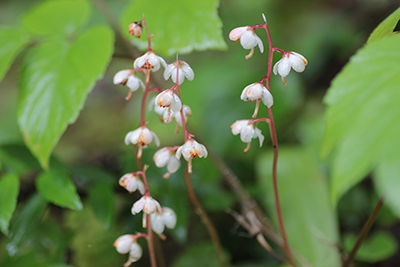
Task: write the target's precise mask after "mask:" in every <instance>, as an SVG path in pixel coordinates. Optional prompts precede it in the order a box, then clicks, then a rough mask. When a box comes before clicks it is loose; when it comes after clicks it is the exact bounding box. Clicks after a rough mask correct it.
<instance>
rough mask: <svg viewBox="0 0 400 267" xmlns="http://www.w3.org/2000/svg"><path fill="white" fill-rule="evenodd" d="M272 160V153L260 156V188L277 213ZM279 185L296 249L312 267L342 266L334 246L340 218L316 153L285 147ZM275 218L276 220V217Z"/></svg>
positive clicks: (288, 231) (289, 231)
mask: <svg viewBox="0 0 400 267" xmlns="http://www.w3.org/2000/svg"><path fill="white" fill-rule="evenodd" d="M272 160H273V154H272V153H266V154H264V155H262V156H261V157H259V159H258V161H257V173H258V178H259V179H258V180H259V185H260V187H261V188H262V189H263V190H264V191H263V192H265V193H264V195H265V196H266V197H265V199H264V201H265V204H266V205H267V207H268V209H269V210H271V211H275V201H274V193H273V186H272V177H271V168H272V167H271V166H272ZM278 186H279V196H280V203H281V209H282V213H283V221H284V223H285V228H286V231H287V236H288V238H289V243H290V245H291V247H292V249H293V250H294V251H297V252H298V253H299V254H300V255H302V257H304V259H305V260H306V261H307V262H308V263H310V264H311V265H312V266H331V267H336V266H339V265H340V258H339V254H338V252H337V250H336V247H335V246H334V244H336V242H337V241H338V233H337V225H336V218H335V214H334V212H333V209H332V207H331V205H330V203H329V199H328V186H327V181H326V178H325V177H324V175H323V172H321V171H320V166H319V162H318V160H317V158H316V157H315V154H314V153H311V152H310V151H309V150H306V149H302V148H295V147H287V148H285V147H281V148H280V151H279V160H278ZM272 214H275V212H273V213H272ZM273 218H274V219H275V221H276V216H275V215H273Z"/></svg>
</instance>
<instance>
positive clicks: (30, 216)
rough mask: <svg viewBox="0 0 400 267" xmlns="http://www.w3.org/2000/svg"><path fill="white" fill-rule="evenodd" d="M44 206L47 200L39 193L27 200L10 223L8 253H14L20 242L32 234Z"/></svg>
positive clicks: (40, 217)
mask: <svg viewBox="0 0 400 267" xmlns="http://www.w3.org/2000/svg"><path fill="white" fill-rule="evenodd" d="M46 207H47V202H46V201H45V200H44V199H43V198H42V197H41V196H40V195H39V194H36V195H34V196H33V197H31V198H30V199H29V200H28V203H26V205H25V206H24V208H23V209H22V210H21V212H20V213H19V214H18V215H17V217H16V220H15V222H14V223H13V224H12V225H11V229H10V235H9V242H8V244H7V246H6V249H7V251H8V254H9V255H11V256H13V255H15V254H16V253H17V252H18V249H19V247H20V246H21V244H22V242H23V241H24V240H25V239H26V238H27V237H29V236H30V235H31V234H32V232H33V231H34V230H35V228H36V227H37V225H38V224H39V222H40V220H41V219H42V216H43V212H44V210H45V208H46Z"/></svg>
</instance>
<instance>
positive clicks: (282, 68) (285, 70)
mask: <svg viewBox="0 0 400 267" xmlns="http://www.w3.org/2000/svg"><path fill="white" fill-rule="evenodd" d="M290 69H291V64H290V61H289V59H288V58H287V57H284V58H282V61H281V62H280V63H279V65H278V73H279V75H280V76H282V77H286V76H288V74H289V72H290Z"/></svg>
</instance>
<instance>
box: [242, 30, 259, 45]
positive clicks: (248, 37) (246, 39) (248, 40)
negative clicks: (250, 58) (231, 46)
mask: <svg viewBox="0 0 400 267" xmlns="http://www.w3.org/2000/svg"><path fill="white" fill-rule="evenodd" d="M255 37H256V35H255V33H254V31H253V30H247V31H245V32H244V33H243V35H242V37H241V38H240V44H241V45H242V46H243V48H244V49H251V48H253V47H255V46H256V45H257V39H256V38H255Z"/></svg>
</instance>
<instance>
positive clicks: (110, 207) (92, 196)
mask: <svg viewBox="0 0 400 267" xmlns="http://www.w3.org/2000/svg"><path fill="white" fill-rule="evenodd" d="M89 202H90V204H91V206H92V208H93V211H94V213H95V214H96V216H97V218H98V219H99V220H100V222H101V223H102V224H103V226H104V228H106V229H108V228H109V227H110V224H111V221H112V219H113V217H114V192H113V190H112V186H110V185H109V184H107V183H104V182H101V183H97V184H95V185H94V186H92V187H90V189H89Z"/></svg>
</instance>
